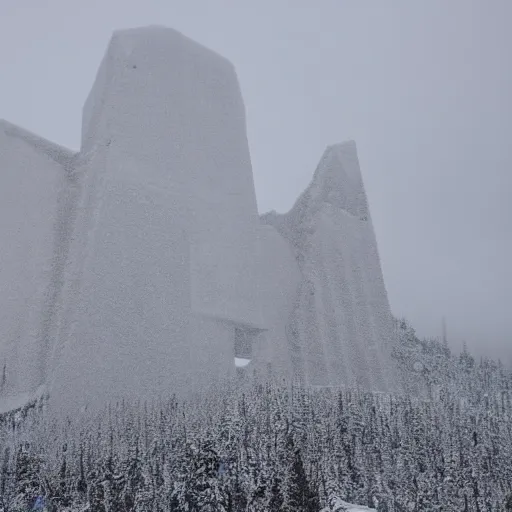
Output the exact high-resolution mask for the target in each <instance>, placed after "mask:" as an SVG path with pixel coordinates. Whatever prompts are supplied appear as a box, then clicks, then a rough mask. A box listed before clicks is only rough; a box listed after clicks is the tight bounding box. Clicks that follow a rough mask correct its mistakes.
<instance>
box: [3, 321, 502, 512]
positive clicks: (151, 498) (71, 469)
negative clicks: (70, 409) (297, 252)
mask: <svg viewBox="0 0 512 512" xmlns="http://www.w3.org/2000/svg"><path fill="white" fill-rule="evenodd" d="M397 329H398V332H399V336H398V340H399V341H398V342H397V344H396V346H395V348H394V356H395V359H396V361H397V364H398V368H399V372H398V375H399V378H400V379H401V384H402V386H403V387H404V389H405V390H406V393H404V394H403V395H388V394H382V393H370V392H364V391H361V390H356V389H352V390H350V389H335V388H324V389H309V388H303V387H299V386H293V385H285V384H284V383H281V382H279V381H278V380H276V379H271V378H270V379H268V378H267V377H266V378H265V379H263V378H258V377H256V378H255V379H254V380H251V381H250V382H249V381H248V380H246V381H243V382H240V381H239V382H236V383H233V382H227V383H226V384H225V385H224V386H222V388H221V389H220V390H210V391H208V392H205V393H204V394H202V395H201V396H195V397H193V398H190V399H188V400H186V401H180V400H178V399H177V398H176V397H174V396H172V395H170V396H169V397H168V398H167V399H165V400H164V399H162V400H161V401H158V402H153V403H138V402H133V403H128V402H122V403H116V404H111V405H110V406H109V407H108V408H107V409H106V410H104V411H102V412H101V413H99V414H95V415H92V414H87V413H84V414H82V415H81V416H77V417H74V418H68V419H66V420H65V421H62V420H57V419H55V418H52V417H51V416H50V415H49V414H47V411H46V406H45V401H44V399H43V400H40V401H38V402H37V403H33V404H30V406H28V407H26V408H25V409H23V410H19V411H16V412H13V413H10V414H7V415H4V416H3V417H0V421H1V425H0V446H1V450H0V511H2V512H13V511H26V510H43V509H45V510H48V511H57V510H59V511H64V510H67V511H73V512H75V511H82V510H87V511H90V512H123V511H132V510H133V511H141V512H142V511H144V512H146V511H147V512H149V511H151V512H155V511H162V512H164V511H166V512H167V511H190V512H193V511H204V512H208V511H226V512H227V511H253V512H258V511H261V512H263V511H265V512H274V511H276V512H277V511H289V512H292V511H294V512H295V511H298V512H302V511H303V512H306V511H307V512H318V511H321V510H322V511H324V512H334V511H342V510H344V507H343V504H342V501H341V500H345V501H347V502H351V503H358V504H361V505H367V506H370V507H373V508H375V509H376V510H377V511H387V512H402V511H404V512H405V511H477V512H484V511H486V512H487V511H492V512H499V511H507V510H512V403H511V390H512V374H511V372H510V370H509V369H507V368H505V367H504V366H503V365H501V364H500V363H499V362H494V361H490V360H484V359H482V360H479V361H476V360H475V359H474V358H473V357H472V356H471V355H470V354H469V353H468V351H467V350H464V351H463V352H462V354H457V355H455V354H452V353H451V351H450V350H449V349H448V347H447V346H446V345H445V344H443V343H442V342H439V341H435V340H432V341H423V340H419V339H418V338H417V337H416V336H415V334H414V331H413V330H412V329H411V328H410V327H409V326H407V324H406V323H405V322H398V323H397Z"/></svg>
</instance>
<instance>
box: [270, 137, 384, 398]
mask: <svg viewBox="0 0 512 512" xmlns="http://www.w3.org/2000/svg"><path fill="white" fill-rule="evenodd" d="M262 221H263V222H264V223H267V224H270V225H273V226H274V227H275V228H276V229H277V230H278V231H279V232H280V233H281V234H282V235H283V237H284V238H286V239H287V240H288V241H289V243H290V244H291V246H292V247H293V249H294V252H295V257H296V259H297V262H298V264H299V267H300V271H301V275H302V277H301V282H300V285H299V291H298V295H297V297H296V300H295V304H294V308H293V312H292V315H291V318H290V321H289V325H288V343H289V346H290V353H291V354H290V355H291V359H292V364H293V369H294V376H295V378H296V379H298V380H299V381H302V382H306V383H308V384H311V385H320V386H328V385H338V384H345V385H356V386H361V387H364V388H373V389H379V390H386V389H390V388H392V387H393V386H392V383H391V382H392V379H391V360H390V351H391V340H392V335H393V327H392V326H393V324H392V317H391V312H390V308H389V304H388V300H387V294H386V289H385V286H384V281H383V277H382V271H381V267H380V262H379V257H378V252H377V244H376V240H375V235H374V231H373V226H372V222H371V218H370V213H369V210H368V204H367V200H366V195H365V192H364V187H363V182H362V177H361V172H360V169H359V163H358V159H357V151H356V147H355V144H354V143H353V142H347V143H344V144H339V145H335V146H331V147H328V148H327V150H326V151H325V153H324V156H323V157H322V160H321V162H320V164H319V166H318V168H317V170H316V172H315V175H314V177H313V181H312V183H311V184H310V186H309V187H308V188H307V189H306V191H305V192H304V193H303V194H302V195H301V197H300V198H299V199H298V200H297V202H296V204H295V205H294V207H293V208H292V210H291V211H290V212H289V213H287V214H285V215H278V214H276V213H275V212H272V213H269V214H266V215H264V216H262Z"/></svg>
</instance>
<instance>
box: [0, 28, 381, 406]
mask: <svg viewBox="0 0 512 512" xmlns="http://www.w3.org/2000/svg"><path fill="white" fill-rule="evenodd" d="M0 128H1V129H0V150H1V151H0V170H1V174H0V180H1V181H0V208H1V212H0V213H1V214H2V215H1V224H0V239H1V240H7V241H8V243H7V244H3V245H2V247H1V248H0V258H1V265H0V289H1V292H2V293H1V294H0V301H1V302H0V306H1V310H0V315H1V316H0V329H1V331H0V365H1V367H0V398H1V397H4V398H5V399H7V398H6V397H10V398H9V400H10V401H9V403H18V402H19V401H20V398H19V397H29V396H30V394H31V393H34V392H35V391H36V390H41V389H42V387H45V389H48V390H49V393H50V396H51V400H52V403H53V404H54V405H56V406H58V407H61V408H63V409H66V410H68V411H69V410H76V409H78V408H82V407H86V406H89V405H90V406H102V405H103V404H104V403H105V402H107V401H115V400H120V399H122V398H123V397H124V396H127V395H128V396H133V395H135V396H137V397H138V398H140V399H144V398H151V397H154V396H157V395H162V394H168V393H169V392H178V393H184V392H188V390H194V389H197V388H199V389H201V388H204V387H212V386H213V385H214V384H215V383H216V382H218V381H220V380H222V379H223V378H224V377H226V376H230V375H232V374H233V373H234V370H235V367H234V358H235V357H236V358H237V359H238V360H239V361H240V360H243V361H249V360H251V361H252V362H251V365H252V366H251V367H254V368H260V369H261V368H267V367H271V368H272V370H273V372H274V373H275V374H277V375H282V376H284V377H289V376H298V377H300V379H302V380H303V381H304V382H308V383H311V384H326V385H329V384H336V383H352V382H357V383H361V384H362V385H369V386H370V385H371V386H373V385H375V386H378V387H380V388H386V376H385V375H384V372H382V371H380V370H381V369H382V368H383V364H384V363H385V361H386V357H385V350H384V348H383V347H384V345H383V343H382V342H383V340H384V338H385V337H386V335H387V334H386V333H387V331H386V329H387V325H388V324H387V322H388V316H389V307H388V305H387V298H386V293H385V289H384V284H383V282H382V275H381V272H380V266H379V262H378V256H377V249H376V244H375V238H374V235H373V228H372V227H371V220H370V218H369V214H368V208H367V204H366V198H365V195H364V190H363V187H362V182H361V176H360V172H359V167H358V163H357V155H356V153H355V147H353V146H352V145H350V144H349V145H348V146H347V145H344V146H336V147H333V148H329V150H328V151H327V152H326V155H325V157H324V159H323V161H322V163H321V165H320V166H319V169H318V170H317V173H316V175H315V178H314V180H313V183H312V185H311V186H310V187H309V188H308V190H307V191H306V192H305V193H304V194H303V196H302V197H301V198H300V199H299V201H298V202H297V204H296V206H295V207H294V209H293V210H292V211H291V212H290V213H289V214H287V215H285V216H272V215H267V216H266V217H264V221H265V220H266V222H263V224H262V222H261V220H260V218H259V216H258V212H257V206H256V197H255V191H254V184H253V175H252V168H251V162H250V157H249V148H248V143H247V135H246V126H245V109H244V105H243V101H242V96H241V92H240V88H239V84H238V80H237V77H236V73H235V70H234V68H233V66H232V65H231V63H229V62H228V61H227V60H225V59H224V58H223V57H221V56H219V55H217V54H215V53H214V52H212V51H210V50H208V49H206V48H204V47H202V46H201V45H199V44H197V43H195V42H193V41H191V40H189V39H188V38H186V37H184V36H183V35H181V34H179V33H178V32H176V31H174V30H171V29H166V28H162V27H146V28H141V29H130V30H123V31H118V32H116V33H114V35H113V37H112V39H111V42H110V44H109V47H108V49H107V52H106V55H105V57H104V59H103V61H102V64H101V66H100V69H99V71H98V75H97V78H96V81H95V84H94V86H93V88H92V90H91V93H90V94H89V97H88V98H87V100H86V102H85V105H84V109H83V120H82V130H83V133H82V147H81V150H80V152H79V153H78V154H74V153H73V152H71V151H68V150H66V149H65V148H62V147H60V146H57V145H55V144H52V143H50V142H47V141H45V140H43V139H41V138H39V137H37V136H35V135H33V134H30V133H28V132H25V131H24V130H22V129H20V128H16V127H14V126H12V125H10V124H8V123H2V124H1V126H0ZM265 224H266V225H265ZM13 397H14V398H13ZM16 397H17V398H16ZM5 403H7V402H5ZM0 405H1V404H0Z"/></svg>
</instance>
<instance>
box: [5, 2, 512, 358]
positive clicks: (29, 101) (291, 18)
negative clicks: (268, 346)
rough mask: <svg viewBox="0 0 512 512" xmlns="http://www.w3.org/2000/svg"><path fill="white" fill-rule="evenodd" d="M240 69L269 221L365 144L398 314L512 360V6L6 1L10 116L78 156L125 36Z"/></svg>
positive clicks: (368, 180)
mask: <svg viewBox="0 0 512 512" xmlns="http://www.w3.org/2000/svg"><path fill="white" fill-rule="evenodd" d="M147 24H162V25H167V26H170V27H173V28H176V29H178V30H180V31H181V32H183V33H184V34H186V35H188V36H189V37H191V38H193V39H195V40H197V41H199V42H201V43H203V44H204V45H206V46H208V47H210V48H212V49H213V50H216V51H217V52H219V53H221V54H222V55H224V56H226V57H227V58H228V59H230V60H231V61H232V62H233V63H234V64H235V66H236V68H237V71H238V75H239V79H240V82H241V87H242V92H243V95H244V99H245V104H246V109H247V122H248V133H249V143H250V149H251V155H252V163H253V169H254V180H255V184H256V193H257V197H258V205H259V209H260V211H261V212H264V211H267V210H270V209H275V210H277V211H280V212H285V211H287V210H288V209H289V208H290V207H291V206H292V204H293V202H294V201H295V199H296V198H297V196H298V195H299V194H300V192H301V191H302V190H303V189H304V188H305V187H306V186H307V184H308V182H309V181H310V179H311V177H312V175H313V172H314V170H315V167H316V165H317V163H318V161H319V159H320V157H321V155H322V152H323V150H324V148H325V146H327V145H328V144H332V143H336V142H340V141H343V140H345V139H355V140H356V142H357V145H358V151H359V158H360V163H361V168H362V172H363V178H364V181H365V184H366V189H367V194H368V197H369V201H370V208H371V211H372V216H373V220H374V225H375V230H376V234H377V239H378V242H379V249H380V255H381V260H382V265H383V270H384V278H385V280H386V284H387V289H388V293H389V298H390V302H391V307H392V310H393V312H394V313H395V314H396V315H398V316H405V317H407V318H408V319H409V320H410V322H411V323H412V324H413V326H414V327H415V328H416V330H417V331H418V333H419V334H420V335H423V336H440V334H441V319H442V317H443V315H445V316H446V318H447V325H448V337H449V339H450V341H451V342H452V343H453V345H454V346H455V347H458V346H459V345H460V342H461V341H462V340H463V339H465V340H467V342H468V344H470V345H472V346H474V347H476V346H479V347H480V349H482V350H490V349H491V348H492V349H493V350H499V351H501V353H502V354H507V352H508V354H509V355H508V356H505V357H512V267H511V265H512V263H511V262H512V201H511V195H512V93H511V91H512V56H511V55H512V29H511V27H512V1H511V0H480V1H477V0H374V1H365V0H307V1H306V0H302V1H301V0H288V1H284V0H258V1H254V0H231V1H224V0H202V1H194V0H183V1H175V0H144V1H143V2H142V1H135V0H87V1H85V0H82V1H77V0H32V1H28V0H0V65H1V70H0V118H4V119H7V120H8V121H11V122H13V123H15V124H19V125H21V126H23V127H25V128H27V129H29V130H31V131H34V132H36V133H38V134H40V135H42V136H44V137H46V138H49V139H51V140H54V141H56V142H59V143H60V144H63V145H66V146H69V147H70V148H73V149H78V148H79V141H80V126H81V108H82V104H83V102H84V100H85V98H86V96H87V94H88V92H89V89H90V87H91V85H92V83H93V80H94V78H95V74H96V70H97V67H98V65H99V63H100V60H101V58H102V56H103V53H104V51H105V49H106V45H107V43H108V40H109V38H110V35H111V33H112V31H113V30H114V29H118V28H128V27H135V26H140V25H147Z"/></svg>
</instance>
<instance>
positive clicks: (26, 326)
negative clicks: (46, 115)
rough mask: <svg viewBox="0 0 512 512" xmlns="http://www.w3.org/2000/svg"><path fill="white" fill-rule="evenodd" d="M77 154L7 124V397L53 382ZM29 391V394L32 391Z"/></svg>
mask: <svg viewBox="0 0 512 512" xmlns="http://www.w3.org/2000/svg"><path fill="white" fill-rule="evenodd" d="M73 158H74V155H73V153H72V152H71V151H67V150H65V149H64V148H62V147H60V146H57V145H56V144H53V143H51V142H49V141H46V140H44V139H41V138H40V137H37V136H36V135H33V134H31V133H29V132H27V131H25V130H22V129H20V128H17V127H16V126H13V125H11V124H10V123H7V122H5V121H0V240H1V246H0V290H1V293H0V367H1V368H0V371H1V380H0V396H1V397H4V398H6V397H11V398H12V397H14V396H16V395H17V394H20V393H22V394H29V393H30V392H32V391H34V390H35V389H37V388H38V387H39V386H40V385H41V384H43V383H44V381H45V379H46V365H47V359H46V356H47V348H48V344H49V342H50V340H49V332H48V327H49V325H50V324H51V322H52V321H53V313H54V303H55V300H56V297H57V296H58V294H59V292H60V284H61V271H62V259H61V257H60V256H61V254H62V253H61V252H60V251H59V250H58V248H59V247H60V243H61V234H62V230H61V228H62V225H61V224H60V223H59V213H58V212H59V209H64V206H65V197H66V182H67V181H68V169H69V165H70V163H71V162H72V160H73ZM27 396H28V395H27Z"/></svg>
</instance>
